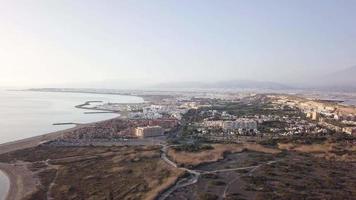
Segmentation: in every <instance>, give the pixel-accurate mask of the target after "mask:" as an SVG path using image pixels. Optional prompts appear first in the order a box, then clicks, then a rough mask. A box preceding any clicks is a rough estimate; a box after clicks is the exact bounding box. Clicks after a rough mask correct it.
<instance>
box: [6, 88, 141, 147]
mask: <svg viewBox="0 0 356 200" xmlns="http://www.w3.org/2000/svg"><path fill="white" fill-rule="evenodd" d="M86 101H103V102H111V103H138V102H142V101H143V100H142V98H140V97H133V96H121V95H103V94H81V93H55V92H31V91H5V90H0V144H1V143H5V142H10V141H15V140H18V139H24V138H28V137H32V136H36V135H40V134H44V133H48V132H52V131H57V130H62V129H65V128H68V127H70V126H53V125H52V124H53V123H61V122H77V123H87V122H94V121H99V120H105V119H109V118H113V117H115V116H117V115H116V114H112V113H105V114H102V113H100V114H84V112H85V111H86V110H83V109H77V108H75V107H74V106H76V105H78V104H82V103H84V102H86Z"/></svg>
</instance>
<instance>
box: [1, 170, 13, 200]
mask: <svg viewBox="0 0 356 200" xmlns="http://www.w3.org/2000/svg"><path fill="white" fill-rule="evenodd" d="M0 167H1V166H0ZM0 173H2V175H3V176H4V177H5V178H6V179H7V184H8V188H7V190H6V191H5V193H4V195H3V196H0V197H3V199H4V200H7V199H9V194H10V188H11V182H10V175H9V173H8V172H7V171H6V170H1V169H0Z"/></svg>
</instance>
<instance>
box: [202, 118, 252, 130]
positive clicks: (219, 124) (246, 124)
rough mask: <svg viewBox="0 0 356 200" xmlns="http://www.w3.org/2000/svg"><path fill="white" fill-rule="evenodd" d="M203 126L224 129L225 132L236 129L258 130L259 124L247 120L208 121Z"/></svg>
mask: <svg viewBox="0 0 356 200" xmlns="http://www.w3.org/2000/svg"><path fill="white" fill-rule="evenodd" d="M203 126H205V127H212V128H222V129H224V130H235V129H242V130H246V131H256V130H257V122H256V121H255V120H253V119H246V118H239V119H236V120H234V121H230V120H229V121H224V120H216V121H210V120H206V121H204V122H203Z"/></svg>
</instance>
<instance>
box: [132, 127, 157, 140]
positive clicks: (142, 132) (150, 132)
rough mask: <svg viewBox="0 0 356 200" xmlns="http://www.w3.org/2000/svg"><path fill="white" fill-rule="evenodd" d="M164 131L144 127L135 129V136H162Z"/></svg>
mask: <svg viewBox="0 0 356 200" xmlns="http://www.w3.org/2000/svg"><path fill="white" fill-rule="evenodd" d="M163 133H164V129H163V128H162V127H160V126H144V127H137V128H136V129H135V135H136V136H137V137H140V138H147V137H157V136H162V135H163Z"/></svg>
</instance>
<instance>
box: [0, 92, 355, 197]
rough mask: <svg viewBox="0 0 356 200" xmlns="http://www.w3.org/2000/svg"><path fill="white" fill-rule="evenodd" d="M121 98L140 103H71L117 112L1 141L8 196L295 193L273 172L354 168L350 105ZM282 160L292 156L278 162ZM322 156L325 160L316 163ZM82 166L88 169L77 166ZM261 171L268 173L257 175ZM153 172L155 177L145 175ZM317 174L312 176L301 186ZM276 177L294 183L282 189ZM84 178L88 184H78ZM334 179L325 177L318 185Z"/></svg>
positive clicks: (288, 98)
mask: <svg viewBox="0 0 356 200" xmlns="http://www.w3.org/2000/svg"><path fill="white" fill-rule="evenodd" d="M126 95H127V94H126ZM128 95H137V96H141V97H143V99H144V100H145V101H144V102H142V103H128V104H125V103H115V102H93V101H88V102H84V103H83V104H81V105H78V106H76V108H77V109H82V110H85V112H87V111H95V112H98V113H97V114H100V112H112V113H117V114H118V115H119V116H118V117H117V118H114V119H109V120H105V121H102V122H96V123H90V124H77V126H76V127H74V128H71V129H68V130H64V131H60V132H58V133H54V134H49V135H47V136H46V135H45V136H41V137H35V138H33V139H30V140H24V141H19V143H16V142H15V143H12V144H9V145H7V148H5V147H3V149H6V150H3V151H2V152H1V155H0V161H1V163H2V164H1V165H0V168H1V169H3V170H4V171H5V172H8V174H12V175H11V176H12V178H19V179H20V180H22V181H20V183H19V185H17V186H16V185H15V186H13V185H12V187H13V191H11V193H10V196H11V195H12V196H11V197H12V199H33V200H35V199H87V198H89V197H93V198H94V199H121V197H124V196H125V198H124V199H251V198H253V199H263V198H265V197H267V196H269V197H270V196H273V197H275V198H278V196H279V195H292V196H293V198H294V197H295V198H298V199H299V198H302V197H305V194H304V193H303V192H302V193H301V192H300V190H298V187H299V186H298V185H299V183H298V181H296V180H297V179H293V180H290V178H288V177H289V175H288V176H286V175H283V174H281V173H284V172H285V171H284V170H289V169H287V168H290V170H292V169H293V168H295V167H300V166H299V165H301V166H303V167H302V168H300V169H299V170H296V171H294V173H295V176H304V175H303V174H304V173H305V172H304V171H305V170H324V171H325V170H327V171H325V173H329V171H330V172H331V171H334V172H335V173H339V174H340V173H342V171H343V170H346V169H347V170H353V169H355V168H354V167H355V165H354V162H355V161H356V157H355V149H354V145H355V142H356V140H355V136H356V108H355V107H353V106H346V105H342V104H340V102H338V101H333V100H323V99H312V98H304V97H300V96H297V95H289V94H288V95H287V94H268V93H235V94H233V93H226V94H225V95H224V94H222V93H216V94H214V93H196V94H192V93H189V92H187V93H183V92H180V93H176V94H173V95H165V94H149V93H141V94H137V93H132V94H128ZM19 146H21V147H22V148H18V147H19ZM23 146H25V147H26V148H23ZM306 153H308V154H311V155H312V156H311V157H310V156H308V157H305V156H307V154H306ZM123 155H129V157H125V156H123ZM303 159H304V160H303ZM290 160H299V161H300V163H298V162H296V163H295V164H294V165H298V166H294V165H292V166H289V167H287V168H285V167H284V166H285V165H286V163H289V162H290ZM302 160H303V161H302ZM238 161H240V162H238ZM302 162H306V163H302ZM311 162H316V163H319V164H318V165H314V164H310V163H311ZM100 163H105V164H103V165H99V164H100ZM326 163H329V164H330V163H331V164H330V166H328V167H327V168H323V169H322V168H320V166H322V165H325V164H326ZM288 165H289V164H288ZM86 166H87V167H90V170H89V169H88V170H84V171H80V170H83V169H84V168H86ZM153 166H156V168H157V170H161V171H162V172H164V176H163V174H161V175H159V174H156V172H155V170H153V168H154V167H153ZM142 167H147V170H153V172H152V174H150V175H148V174H145V173H144V172H145V170H144V169H141V168H142ZM152 167H153V168H152ZM271 167H272V168H271ZM281 167H282V168H281ZM136 168H137V169H138V168H140V170H139V171H135V169H136ZM262 169H263V170H262ZM63 170H64V171H63ZM78 170H79V171H78ZM108 170H109V171H108ZM261 170H262V171H261ZM271 170H272V171H273V173H272V172H271V173H272V174H274V175H273V176H271V174H265V173H266V172H269V171H271ZM276 170H277V171H276ZM16 173H19V175H16ZM24 173H26V174H27V176H24V175H23V174H24ZM73 173H76V174H73ZM157 173H158V172H157ZM64 174H66V175H65V177H66V178H65V177H63V176H64ZM95 174H98V175H100V176H101V178H99V177H96V175H95ZM19 176H20V177H19ZM313 176H314V175H313ZM71 177H72V178H71ZM81 177H82V178H83V177H85V178H84V180H82V179H81ZM91 177H92V178H91ZM115 177H116V178H119V177H121V178H119V179H118V180H123V182H121V183H118V182H117V181H116V180H115V179H114V178H115ZM125 177H126V178H125ZM130 177H131V178H130ZM261 177H263V178H261ZM156 178H158V179H159V182H154V183H153V182H152V183H151V182H150V181H148V182H147V181H146V179H149V180H151V179H152V180H153V179H156ZM231 178H232V179H231ZM301 178H302V177H301ZM339 178H342V179H343V181H344V184H343V185H342V186H338V187H341V190H340V191H343V192H344V194H343V195H341V197H342V199H348V198H347V197H351V196H353V195H354V194H356V191H355V190H354V187H353V186H355V184H356V183H355V180H356V179H353V178H352V177H348V176H344V175H340V177H339ZM25 179H26V180H25ZM130 179H131V180H136V184H134V182H132V181H130ZM255 179H256V180H255ZM257 179H258V181H257ZM323 180H324V177H323V176H320V177H316V178H315V180H314V179H311V180H308V181H309V182H308V183H309V184H313V183H314V182H315V181H318V182H320V181H323ZM256 181H257V182H256ZM271 181H274V182H275V183H274V184H272V182H271ZM286 181H289V182H291V183H290V184H295V185H292V186H290V187H289V189H288V190H287V189H282V188H283V187H282V186H281V184H282V185H283V184H287V182H286ZM235 182H238V183H239V184H234V183H235ZM84 183H85V184H93V187H90V188H91V189H89V190H88V189H85V190H84V188H81V186H80V185H82V184H84ZM277 183H278V184H277ZM112 184H114V185H115V187H114V185H112ZM334 184H336V182H333V179H332V180H331V182H330V185H326V186H324V187H326V188H329V187H330V188H332V187H335V186H334ZM94 185H101V186H98V187H94ZM16 187H26V188H27V190H23V191H19V190H17V188H16ZM113 187H114V188H113ZM202 187H203V188H205V189H198V188H202ZM100 188H101V189H100ZM115 188H116V189H115ZM120 188H121V189H120ZM261 188H262V189H261ZM263 188H264V189H263ZM291 188H292V189H291ZM352 188H353V189H352ZM309 189H310V190H316V191H317V190H318V188H315V186H313V187H311V188H309ZM309 189H308V190H309ZM273 190H280V194H277V193H273V192H272V191H273ZM252 191H255V192H252ZM323 195H326V194H323ZM338 195H340V194H338ZM315 197H318V198H321V197H322V193H319V192H318V193H316V194H315ZM325 197H327V199H329V198H332V199H339V198H333V197H335V196H334V194H329V195H326V196H325ZM293 198H292V199H293ZM340 199H341V198H340Z"/></svg>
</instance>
